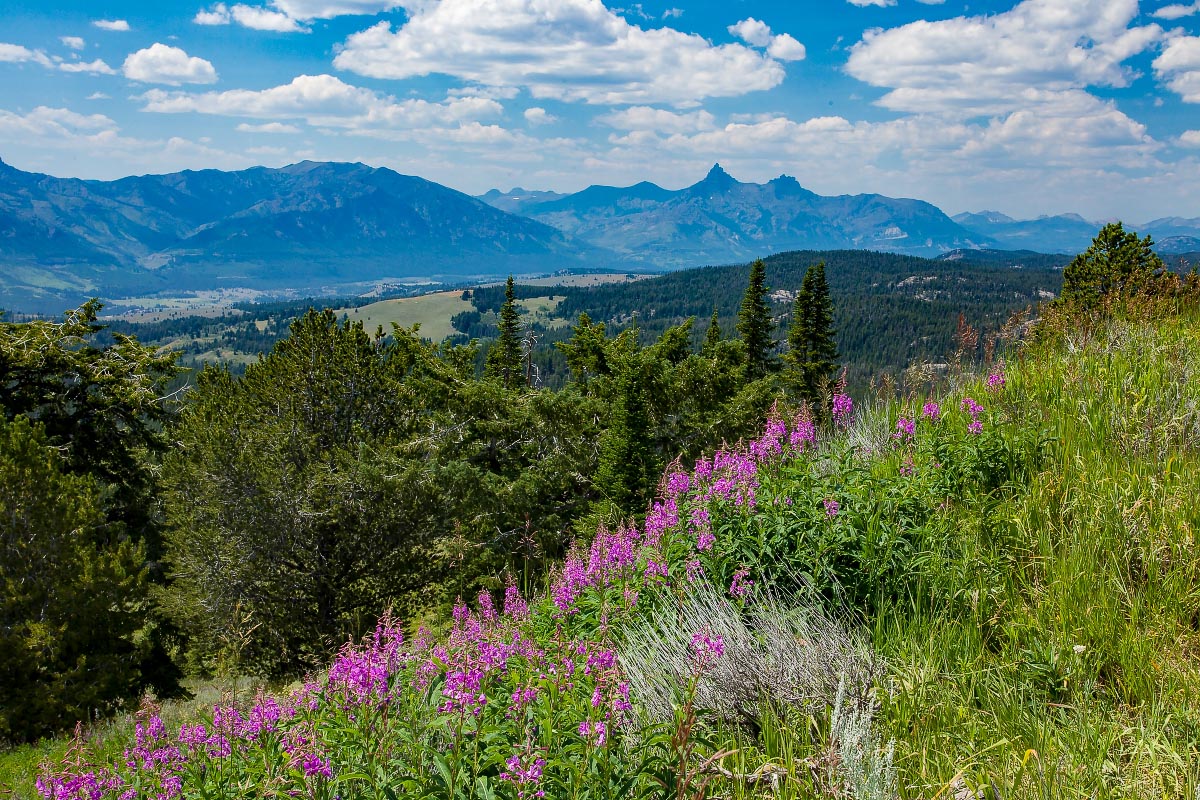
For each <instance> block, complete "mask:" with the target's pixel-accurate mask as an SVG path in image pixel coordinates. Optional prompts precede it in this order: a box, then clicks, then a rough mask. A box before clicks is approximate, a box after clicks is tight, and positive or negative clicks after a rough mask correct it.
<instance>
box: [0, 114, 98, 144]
mask: <svg viewBox="0 0 1200 800" xmlns="http://www.w3.org/2000/svg"><path fill="white" fill-rule="evenodd" d="M116 128H117V123H115V122H113V121H112V120H111V119H109V118H108V117H106V116H104V115H103V114H77V113H75V112H74V111H71V110H70V109H66V108H49V107H47V106H38V107H37V108H35V109H33V110H32V111H30V112H29V113H28V114H24V115H22V114H14V113H13V112H11V111H4V110H0V135H7V136H10V137H12V136H20V135H29V136H36V137H45V136H50V137H60V136H70V135H75V134H79V133H94V132H96V131H112V130H116Z"/></svg>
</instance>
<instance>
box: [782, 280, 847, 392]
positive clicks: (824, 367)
mask: <svg viewBox="0 0 1200 800" xmlns="http://www.w3.org/2000/svg"><path fill="white" fill-rule="evenodd" d="M835 333H836V331H835V330H834V327H833V301H832V300H831V299H830V297H829V284H828V283H827V282H826V280H825V262H824V261H821V262H818V263H816V264H814V265H812V266H811V267H809V268H808V270H807V271H806V272H805V273H804V281H803V283H802V284H801V286H800V291H799V292H797V293H796V303H795V305H794V306H793V309H792V325H791V328H789V329H788V353H787V356H786V357H785V358H786V360H787V362H788V366H789V367H790V370H791V371H792V373H793V375H794V382H795V383H796V384H797V387H798V390H799V393H800V395H801V397H803V398H804V399H805V400H807V401H808V403H809V405H810V406H812V407H813V408H823V407H824V405H825V397H824V395H825V385H826V383H828V381H829V378H830V377H832V376H833V373H834V372H835V371H837V358H838V352H837V342H836V340H835Z"/></svg>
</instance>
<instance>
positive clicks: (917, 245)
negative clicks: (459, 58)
mask: <svg viewBox="0 0 1200 800" xmlns="http://www.w3.org/2000/svg"><path fill="white" fill-rule="evenodd" d="M496 194H497V193H495V192H489V193H488V194H487V195H484V196H483V197H482V198H481V199H484V200H488V201H489V202H493V201H492V200H489V198H496ZM510 207H511V208H513V210H516V211H519V212H520V213H522V214H524V215H526V216H529V217H532V218H533V219H536V220H538V221H540V222H544V223H546V224H548V225H552V226H554V227H555V228H557V229H559V230H560V231H562V232H563V233H566V234H569V235H570V236H573V237H575V238H577V239H580V240H582V241H585V242H588V243H590V244H592V245H595V246H597V247H602V248H605V249H608V250H612V251H615V252H617V253H620V254H622V255H624V256H626V257H628V258H630V259H633V260H637V261H641V262H644V263H648V264H654V265H658V266H667V267H685V266H697V265H703V264H722V263H729V262H734V261H744V260H746V259H750V258H755V257H758V256H765V255H769V254H770V253H775V252H781V251H786V250H797V249H806V248H807V249H816V248H819V249H834V248H856V249H869V250H883V251H890V252H897V253H908V254H912V255H922V256H929V255H937V254H939V253H943V252H946V251H948V250H952V249H955V248H975V247H986V246H991V245H992V244H994V242H992V241H991V240H990V239H988V238H987V237H985V236H979V235H978V234H974V233H971V232H970V231H967V230H966V229H965V228H963V227H962V226H960V225H958V224H957V223H955V222H954V221H953V220H951V219H950V218H949V217H947V216H946V215H945V214H943V213H942V212H941V211H940V210H939V209H937V208H936V207H935V206H932V205H930V204H929V203H926V202H923V201H920V200H908V199H895V198H891V197H884V196H883V195H878V194H861V195H840V196H837V197H824V196H821V195H818V194H815V193H814V192H811V191H809V190H807V189H805V188H804V187H802V186H801V185H800V184H799V183H797V182H796V179H795V178H791V177H788V176H786V175H783V176H780V177H778V178H775V179H774V180H772V181H769V182H768V183H765V184H757V183H742V182H740V181H738V180H735V179H734V178H733V177H732V176H730V175H729V173H727V172H725V170H723V169H722V168H721V166H720V165H719V164H717V165H715V166H714V167H713V168H712V170H711V171H710V172H709V173H708V175H707V176H706V177H705V178H704V179H703V180H702V181H700V182H699V183H696V184H695V185H693V186H689V187H687V188H685V189H680V190H677V191H673V190H670V189H664V188H662V187H661V186H657V185H655V184H653V183H646V182H643V183H639V184H636V185H634V186H628V187H614V186H590V187H588V188H587V189H584V190H583V191H581V192H577V193H575V194H572V195H568V196H566V197H560V198H557V199H554V200H549V201H546V202H530V203H522V204H519V205H516V206H510Z"/></svg>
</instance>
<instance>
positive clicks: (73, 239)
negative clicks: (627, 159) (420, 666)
mask: <svg viewBox="0 0 1200 800" xmlns="http://www.w3.org/2000/svg"><path fill="white" fill-rule="evenodd" d="M598 265H616V266H621V259H620V258H618V257H616V256H615V255H613V254H611V253H605V252H601V251H599V250H598V249H597V248H595V247H593V246H591V245H588V244H585V243H579V242H575V241H572V240H570V239H569V238H568V237H566V236H564V235H563V234H562V233H561V232H559V231H557V230H555V229H554V228H551V227H549V226H547V225H545V224H543V223H540V222H537V221H535V220H531V219H528V218H525V217H520V216H516V215H512V214H508V213H505V212H503V211H501V210H498V209H496V208H493V207H492V206H489V205H487V204H485V203H482V202H480V201H479V200H476V199H475V198H472V197H470V196H468V195H465V194H462V193H461V192H457V191H454V190H452V189H448V188H446V187H445V186H441V185H439V184H436V183H433V182H431V181H427V180H424V179H422V178H416V177H411V176H407V175H400V174H398V173H396V172H393V171H392V170H389V169H377V168H373V167H368V166H365V165H363V164H340V163H315V162H307V161H306V162H302V163H300V164H293V165H291V166H288V167H283V168H281V169H267V168H263V167H256V168H254V169H248V170H243V171H240V172H221V171H218V170H203V171H200V172H193V171H186V172H180V173H174V174H170V175H146V176H140V177H131V178H124V179H121V180H118V181H109V182H106V181H84V180H76V179H72V178H55V177H51V176H48V175H39V174H33V173H27V172H22V171H21V170H18V169H14V168H13V167H11V166H8V165H6V164H4V163H3V162H0V306H7V307H11V308H16V309H18V310H27V309H32V310H48V309H54V308H60V307H61V306H62V304H63V303H64V302H76V301H77V300H78V299H79V298H80V297H85V296H88V295H92V294H98V295H101V296H110V297H119V296H128V295H131V294H136V295H143V294H153V293H160V292H179V291H187V290H198V289H216V288H228V287H246V288H253V289H260V290H280V289H289V290H300V291H315V290H321V289H327V288H329V287H336V286H345V285H349V284H354V283H359V282H369V281H375V280H385V279H401V278H410V277H415V278H422V279H429V278H447V277H452V278H477V277H478V278H485V277H497V276H502V275H504V274H507V273H508V272H510V271H512V272H518V273H529V272H536V271H552V270H557V269H562V268H566V267H579V266H598Z"/></svg>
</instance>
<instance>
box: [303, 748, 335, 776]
mask: <svg viewBox="0 0 1200 800" xmlns="http://www.w3.org/2000/svg"><path fill="white" fill-rule="evenodd" d="M301 766H302V767H303V768H304V774H305V776H306V777H309V778H312V777H316V776H317V775H321V776H323V777H326V778H332V777H333V768H332V767H331V766H330V765H329V760H328V759H324V758H321V757H320V756H319V755H317V754H316V753H309V754H308V755H306V756H305V757H304V760H303V761H302V762H301Z"/></svg>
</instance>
